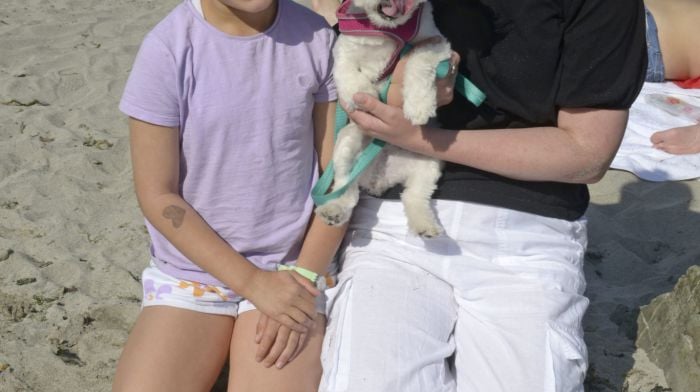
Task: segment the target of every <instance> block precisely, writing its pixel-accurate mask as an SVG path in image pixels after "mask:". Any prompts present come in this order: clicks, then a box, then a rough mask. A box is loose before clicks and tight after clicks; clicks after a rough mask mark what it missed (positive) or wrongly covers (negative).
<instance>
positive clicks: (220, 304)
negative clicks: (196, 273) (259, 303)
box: [141, 261, 255, 317]
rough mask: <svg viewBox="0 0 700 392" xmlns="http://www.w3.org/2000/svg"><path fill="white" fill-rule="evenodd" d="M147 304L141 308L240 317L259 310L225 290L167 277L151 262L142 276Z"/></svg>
mask: <svg viewBox="0 0 700 392" xmlns="http://www.w3.org/2000/svg"><path fill="white" fill-rule="evenodd" d="M141 282H142V283H143V302H142V304H141V306H143V307H146V306H155V305H162V306H172V307H176V308H180V309H189V310H194V311H196V312H202V313H209V314H221V315H226V316H233V317H237V316H238V315H239V314H240V313H243V312H246V311H248V310H253V309H255V306H254V305H253V304H252V303H251V302H250V301H248V300H246V299H244V298H243V297H241V296H239V295H237V294H236V293H234V292H233V291H231V289H229V288H227V287H223V286H212V285H207V284H203V283H199V282H193V281H189V280H182V279H178V278H175V277H173V276H171V275H168V274H166V273H165V272H163V271H161V270H160V269H158V267H156V265H155V264H154V263H153V261H151V263H150V265H149V266H148V267H146V269H144V270H143V274H142V275H141Z"/></svg>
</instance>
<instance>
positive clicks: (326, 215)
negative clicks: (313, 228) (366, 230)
mask: <svg viewBox="0 0 700 392" xmlns="http://www.w3.org/2000/svg"><path fill="white" fill-rule="evenodd" d="M351 214H352V209H351V208H345V207H343V206H341V205H339V204H338V203H333V202H328V203H326V204H324V205H322V206H318V207H316V215H318V216H320V217H321V219H322V220H323V222H325V223H326V224H327V225H329V226H340V225H342V224H344V223H345V222H347V221H348V220H349V219H350V215H351Z"/></svg>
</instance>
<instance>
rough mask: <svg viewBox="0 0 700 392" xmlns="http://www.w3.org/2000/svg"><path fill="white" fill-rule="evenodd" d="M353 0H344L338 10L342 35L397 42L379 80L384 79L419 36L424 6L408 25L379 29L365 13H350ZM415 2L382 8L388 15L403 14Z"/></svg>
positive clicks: (394, 0) (396, 1)
mask: <svg viewBox="0 0 700 392" xmlns="http://www.w3.org/2000/svg"><path fill="white" fill-rule="evenodd" d="M351 3H352V0H343V3H342V4H341V5H340V8H338V12H337V13H336V14H337V16H338V28H339V29H340V32H341V33H342V34H348V35H360V36H368V35H369V36H379V37H387V38H390V39H392V40H394V42H396V50H394V53H393V54H392V55H391V59H390V60H389V63H388V64H387V66H386V68H384V71H382V74H381V76H380V77H379V80H382V79H384V78H385V77H387V75H389V74H391V73H392V72H393V70H394V67H396V63H398V61H399V57H400V55H401V51H402V50H403V48H404V47H405V46H406V43H407V42H411V41H412V40H413V39H414V38H415V37H416V35H417V34H418V29H419V28H420V21H421V15H423V12H422V10H423V4H420V5H418V8H417V9H416V11H415V12H414V13H413V15H412V16H411V19H409V20H408V21H407V22H406V23H404V24H402V25H401V26H398V27H395V28H388V27H377V26H375V25H373V24H372V22H371V21H370V20H369V17H368V16H367V14H365V13H364V12H359V13H357V12H356V13H350V12H348V9H349V8H350V6H351ZM412 3H413V0H390V5H386V6H383V7H382V10H383V11H384V13H385V14H387V15H391V16H393V15H397V14H399V15H400V14H403V13H404V12H406V10H407V9H410V6H411V5H412Z"/></svg>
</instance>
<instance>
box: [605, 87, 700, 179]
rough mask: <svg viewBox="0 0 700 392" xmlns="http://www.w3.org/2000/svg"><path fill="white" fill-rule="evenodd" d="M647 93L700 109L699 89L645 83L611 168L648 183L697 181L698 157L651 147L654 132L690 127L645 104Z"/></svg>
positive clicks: (687, 123) (681, 118) (681, 119)
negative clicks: (675, 98)
mask: <svg viewBox="0 0 700 392" xmlns="http://www.w3.org/2000/svg"><path fill="white" fill-rule="evenodd" d="M650 94H664V95H670V96H674V97H677V98H680V99H682V100H683V101H685V102H688V103H690V104H693V105H697V106H700V89H683V88H680V87H678V86H676V85H675V84H674V83H672V82H665V83H644V86H643V87H642V91H641V92H640V94H639V97H637V100H636V101H635V102H634V104H632V107H631V108H630V116H629V122H628V124H627V130H626V132H625V136H624V138H623V140H622V145H621V146H620V150H619V151H618V152H617V155H616V156H615V159H614V160H613V162H612V165H611V168H613V169H620V170H627V171H630V172H632V173H634V174H635V175H637V177H639V178H641V179H643V180H648V181H679V180H689V179H695V178H700V154H691V155H672V154H668V153H665V152H663V151H660V150H657V149H655V148H653V147H652V144H651V141H650V140H649V138H650V137H651V135H652V134H653V133H654V132H656V131H661V130H664V129H669V128H675V127H682V126H686V125H692V124H694V122H693V121H692V120H690V119H688V118H683V117H678V116H674V115H672V114H670V113H668V112H666V111H664V110H662V109H659V108H658V107H656V106H654V105H652V104H650V103H649V102H647V101H646V99H645V97H646V96H648V95H650Z"/></svg>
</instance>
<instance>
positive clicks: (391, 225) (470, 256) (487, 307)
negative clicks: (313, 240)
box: [320, 0, 647, 392]
mask: <svg viewBox="0 0 700 392" xmlns="http://www.w3.org/2000/svg"><path fill="white" fill-rule="evenodd" d="M328 1H332V0H328ZM433 5H434V7H435V19H436V22H437V24H438V27H439V28H440V29H441V31H442V33H443V34H444V35H445V36H447V38H448V39H449V40H450V42H451V44H452V46H453V48H454V50H455V51H456V52H458V53H459V55H460V56H461V59H462V61H461V63H460V66H459V69H460V71H461V73H463V74H465V75H466V76H467V77H469V79H471V80H472V81H473V82H474V83H475V84H476V85H477V86H478V87H479V88H481V89H482V90H483V91H484V92H485V94H486V96H487V101H486V102H485V103H484V104H483V105H482V106H480V107H478V108H477V107H474V106H473V105H471V104H470V103H469V102H468V101H467V100H465V99H464V98H462V97H460V96H456V97H455V99H454V101H453V102H452V103H451V104H449V105H447V106H445V107H443V108H441V109H440V111H439V115H438V119H439V120H440V123H441V124H442V127H443V128H441V129H438V128H432V127H428V126H423V127H418V126H413V125H411V124H410V123H409V122H408V121H406V120H405V118H404V117H403V113H402V112H401V109H399V108H398V107H400V105H399V104H400V102H396V101H394V102H390V103H391V105H385V104H382V103H380V102H378V101H377V100H375V99H374V98H372V97H369V96H367V95H363V94H358V95H356V96H355V97H354V104H355V107H357V108H358V110H355V111H353V112H352V113H350V117H351V119H352V120H353V121H355V122H356V123H358V124H359V125H360V127H362V128H363V129H365V131H366V133H367V134H368V135H370V136H373V137H376V138H379V139H382V140H385V141H387V142H389V143H392V144H395V145H397V146H400V147H402V148H405V149H407V150H411V151H415V152H418V153H422V154H425V155H429V156H432V157H435V158H438V159H441V160H444V161H446V162H447V163H446V166H445V169H444V173H443V176H442V178H441V181H440V183H439V186H438V189H437V191H436V192H435V194H434V195H433V198H434V199H436V201H435V203H434V207H435V209H436V211H437V213H438V216H439V218H440V221H441V223H442V225H443V227H444V228H445V231H446V235H445V236H443V237H440V238H437V239H431V240H423V239H421V238H419V237H416V236H413V235H411V234H410V233H409V232H408V229H407V226H406V222H405V218H404V216H403V211H402V207H401V203H400V202H399V201H397V198H398V197H399V196H400V190H396V189H394V190H390V191H388V192H387V193H386V194H384V195H383V196H382V197H381V198H370V197H365V198H363V199H362V200H361V201H360V203H359V204H358V206H357V207H356V208H355V211H354V216H353V219H352V221H351V223H350V225H349V229H348V232H347V235H346V239H345V246H344V248H343V249H342V251H341V255H340V256H341V257H340V259H341V262H342V271H341V274H340V275H339V284H338V286H337V287H336V288H335V289H333V290H332V292H331V293H330V295H329V296H330V303H329V306H330V308H329V325H328V331H327V334H326V338H325V340H324V347H323V354H322V361H323V366H324V375H323V378H322V382H321V388H320V390H321V391H324V392H327V391H372V392H379V391H402V392H404V391H416V392H418V391H431V392H432V391H470V392H474V391H483V392H519V391H522V392H526V391H527V392H532V391H537V392H540V391H583V380H584V377H585V373H586V367H587V354H586V348H585V343H584V341H583V336H582V335H583V333H582V328H581V319H582V317H583V314H584V312H585V309H586V307H587V305H588V300H587V299H586V298H585V297H584V296H583V292H584V289H585V281H584V275H583V271H582V264H583V257H584V253H585V247H586V220H585V217H584V213H585V211H586V208H587V206H588V202H589V194H588V189H587V186H586V184H588V183H593V182H596V181H598V180H600V178H601V177H602V176H603V175H604V174H605V172H606V170H607V168H608V165H609V164H610V162H611V160H612V158H613V156H614V154H615V152H616V150H617V148H618V146H619V143H620V141H621V138H622V135H623V132H624V129H625V125H626V121H627V109H628V108H629V106H630V105H631V104H632V102H633V101H634V99H635V97H636V96H637V94H638V92H639V90H640V88H641V85H642V83H643V79H644V71H645V66H646V62H647V57H646V44H645V37H644V33H645V26H644V8H643V5H642V3H641V2H640V1H636V0H621V1H606V0H574V1H569V2H564V3H562V2H559V1H551V0H523V1H518V2H503V1H499V0H481V1H454V0H434V1H433ZM401 83H402V81H401V75H400V72H399V74H398V75H397V74H395V82H394V85H393V86H392V88H393V89H394V92H396V91H400V87H401V86H400V84H401ZM393 95H394V96H397V95H398V94H393Z"/></svg>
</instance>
